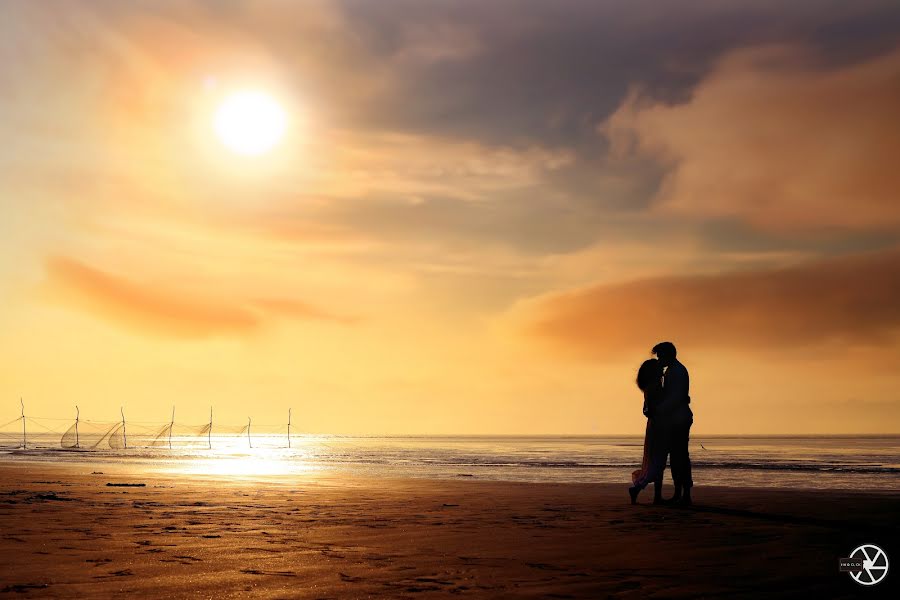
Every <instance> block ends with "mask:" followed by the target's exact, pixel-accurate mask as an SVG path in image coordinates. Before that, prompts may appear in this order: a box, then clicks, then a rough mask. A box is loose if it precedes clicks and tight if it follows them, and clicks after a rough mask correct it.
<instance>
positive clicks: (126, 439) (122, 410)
mask: <svg viewBox="0 0 900 600" xmlns="http://www.w3.org/2000/svg"><path fill="white" fill-rule="evenodd" d="M119 413H120V414H121V415H122V441H123V442H125V447H126V448H128V436H127V435H126V434H125V409H124V408H122V407H121V406H120V407H119Z"/></svg>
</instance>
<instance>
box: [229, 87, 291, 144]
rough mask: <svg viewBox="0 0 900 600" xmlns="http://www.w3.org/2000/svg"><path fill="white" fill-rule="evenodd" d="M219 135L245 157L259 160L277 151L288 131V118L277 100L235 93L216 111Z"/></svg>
mask: <svg viewBox="0 0 900 600" xmlns="http://www.w3.org/2000/svg"><path fill="white" fill-rule="evenodd" d="M213 125H214V127H215V131H216V135H217V136H218V137H219V140H220V141H221V142H222V143H223V144H224V145H225V147H226V148H228V149H229V150H231V151H232V152H234V153H236V154H240V155H242V156H259V155H260V154H265V153H266V152H268V151H269V150H271V149H272V148H274V147H275V145H276V144H278V142H279V141H281V138H283V137H284V133H285V130H286V129H287V114H286V113H285V111H284V108H282V106H281V104H279V103H278V101H277V100H275V98H273V97H272V96H270V95H269V94H267V93H265V92H261V91H257V90H244V91H240V92H234V93H232V94H231V95H229V96H227V97H226V98H225V99H224V100H223V101H222V103H221V104H220V105H219V107H218V109H216V114H215V118H214V120H213Z"/></svg>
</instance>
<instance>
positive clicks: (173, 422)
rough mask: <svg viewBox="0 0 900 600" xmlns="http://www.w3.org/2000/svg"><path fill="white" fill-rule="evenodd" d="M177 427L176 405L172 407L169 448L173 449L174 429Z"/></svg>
mask: <svg viewBox="0 0 900 600" xmlns="http://www.w3.org/2000/svg"><path fill="white" fill-rule="evenodd" d="M174 427H175V407H174V406H173V407H172V420H171V421H170V422H169V450H171V449H172V429H173V428H174Z"/></svg>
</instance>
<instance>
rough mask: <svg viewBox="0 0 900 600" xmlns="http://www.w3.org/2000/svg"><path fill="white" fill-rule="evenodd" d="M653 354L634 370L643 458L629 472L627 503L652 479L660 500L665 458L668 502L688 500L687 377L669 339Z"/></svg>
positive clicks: (690, 416)
mask: <svg viewBox="0 0 900 600" xmlns="http://www.w3.org/2000/svg"><path fill="white" fill-rule="evenodd" d="M653 354H655V355H656V358H651V359H650V360H647V361H644V364H642V365H641V368H640V369H639V370H638V375H637V385H638V387H639V388H640V389H641V391H642V392H644V415H645V416H646V417H647V432H646V434H645V436H644V459H643V462H642V464H641V468H640V469H638V470H637V471H635V472H634V473H632V474H631V479H632V481H633V485H632V486H631V487H630V488H628V493H629V494H630V495H631V503H632V504H634V503H635V502H637V497H638V493H640V491H641V490H642V489H644V488H645V487H647V485H648V484H650V483H653V488H654V494H653V503H654V504H661V503H662V502H663V498H662V478H663V472H664V471H665V470H666V458H669V460H670V466H671V468H672V482H673V483H674V484H675V495H674V496H673V497H672V498H671V500H669V502H672V503H676V504H686V505H687V504H690V503H691V487H693V485H694V481H693V480H692V479H691V457H690V454H689V453H688V440H689V439H690V433H691V425H692V424H693V423H694V413H693V412H691V407H690V403H691V397H690V395H689V392H690V378H689V377H688V371H687V369H686V368H685V366H684V365H683V364H681V363H680V362H678V359H677V358H675V355H676V350H675V345H674V344H673V343H672V342H661V343H659V344H657V345H656V346H654V347H653Z"/></svg>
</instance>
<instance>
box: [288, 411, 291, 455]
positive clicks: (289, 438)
mask: <svg viewBox="0 0 900 600" xmlns="http://www.w3.org/2000/svg"><path fill="white" fill-rule="evenodd" d="M290 447H291V409H290V408H289V409H288V448H290Z"/></svg>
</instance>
